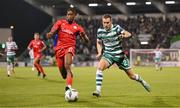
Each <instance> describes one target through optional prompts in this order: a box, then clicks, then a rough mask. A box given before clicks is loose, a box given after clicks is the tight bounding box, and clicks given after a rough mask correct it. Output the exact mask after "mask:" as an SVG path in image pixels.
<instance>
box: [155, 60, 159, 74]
mask: <svg viewBox="0 0 180 108" xmlns="http://www.w3.org/2000/svg"><path fill="white" fill-rule="evenodd" d="M155 68H156V71H158V70H159V63H158V58H155Z"/></svg>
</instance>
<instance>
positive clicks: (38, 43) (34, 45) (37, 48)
mask: <svg viewBox="0 0 180 108" xmlns="http://www.w3.org/2000/svg"><path fill="white" fill-rule="evenodd" d="M28 49H29V50H31V49H33V53H34V66H35V67H36V69H37V71H38V76H40V75H41V73H42V74H43V78H45V77H46V74H45V73H44V70H43V68H42V66H41V64H40V60H41V58H42V56H43V54H42V51H44V50H45V49H46V45H45V44H44V42H43V41H42V40H41V39H40V35H39V33H34V39H33V40H32V41H31V42H30V43H29V45H28Z"/></svg>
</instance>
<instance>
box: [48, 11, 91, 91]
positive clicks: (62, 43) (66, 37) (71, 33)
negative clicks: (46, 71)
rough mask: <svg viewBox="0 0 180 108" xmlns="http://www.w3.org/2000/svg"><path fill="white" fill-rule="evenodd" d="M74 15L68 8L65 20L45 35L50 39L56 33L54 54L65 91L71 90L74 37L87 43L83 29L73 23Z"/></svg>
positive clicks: (58, 22)
mask: <svg viewBox="0 0 180 108" xmlns="http://www.w3.org/2000/svg"><path fill="white" fill-rule="evenodd" d="M76 14H77V13H76V10H75V9H74V8H69V9H68V10H67V14H66V19H60V20H58V21H57V22H56V23H55V24H54V25H53V27H52V28H51V31H50V32H49V33H47V38H51V37H52V36H54V34H55V33H58V41H57V45H56V47H55V54H56V61H57V65H58V68H59V71H60V73H61V75H62V77H63V79H66V85H67V86H66V88H65V90H68V89H71V86H72V83H73V73H72V71H71V64H72V61H73V56H74V54H75V48H76V37H77V36H80V37H81V39H82V40H83V41H85V42H86V43H89V38H88V37H87V35H86V34H85V32H84V30H83V28H82V27H81V26H79V25H78V24H77V23H76V22H75V21H74V18H75V17H76Z"/></svg>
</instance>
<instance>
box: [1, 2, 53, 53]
mask: <svg viewBox="0 0 180 108" xmlns="http://www.w3.org/2000/svg"><path fill="white" fill-rule="evenodd" d="M51 21H52V17H51V16H49V15H47V14H45V13H44V12H42V11H40V10H38V9H36V8H34V7H32V6H31V5H29V4H27V3H25V2H24V1H22V0H1V1H0V28H9V27H10V26H11V25H12V26H14V29H13V36H14V40H15V41H16V43H17V45H18V46H19V50H18V52H17V55H20V54H21V53H22V52H23V51H24V50H25V49H26V48H27V45H28V43H29V42H30V41H31V40H32V39H33V33H34V32H39V33H41V32H43V30H44V29H45V28H46V27H47V26H48V25H49V24H50V23H51Z"/></svg>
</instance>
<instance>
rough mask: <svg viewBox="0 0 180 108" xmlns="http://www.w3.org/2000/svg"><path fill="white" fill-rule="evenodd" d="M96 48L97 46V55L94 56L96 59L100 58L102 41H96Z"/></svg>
mask: <svg viewBox="0 0 180 108" xmlns="http://www.w3.org/2000/svg"><path fill="white" fill-rule="evenodd" d="M96 46H97V55H96V58H100V57H101V55H102V50H103V48H102V41H101V40H99V39H97V42H96Z"/></svg>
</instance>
